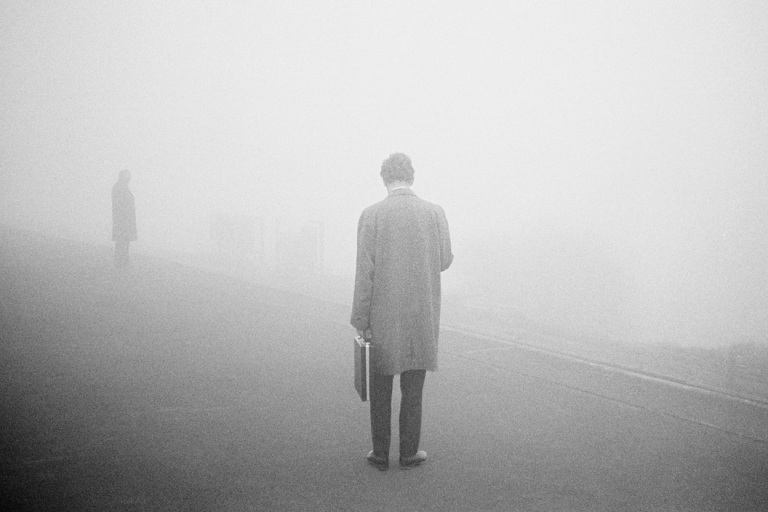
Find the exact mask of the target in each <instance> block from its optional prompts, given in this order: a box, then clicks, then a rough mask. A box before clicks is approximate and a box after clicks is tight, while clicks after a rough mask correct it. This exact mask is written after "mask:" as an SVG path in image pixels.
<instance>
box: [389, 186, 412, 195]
mask: <svg viewBox="0 0 768 512" xmlns="http://www.w3.org/2000/svg"><path fill="white" fill-rule="evenodd" d="M403 195H409V196H415V195H416V194H415V193H414V191H413V190H411V189H409V188H398V189H396V190H393V191H392V192H389V193H388V194H387V197H392V196H403Z"/></svg>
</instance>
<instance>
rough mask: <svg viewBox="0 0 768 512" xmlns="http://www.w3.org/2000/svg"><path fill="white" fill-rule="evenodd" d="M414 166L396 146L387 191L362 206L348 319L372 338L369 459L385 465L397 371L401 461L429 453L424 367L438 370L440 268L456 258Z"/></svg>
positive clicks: (386, 174)
mask: <svg viewBox="0 0 768 512" xmlns="http://www.w3.org/2000/svg"><path fill="white" fill-rule="evenodd" d="M413 174H414V171H413V166H412V165H411V160H410V158H409V157H408V156H406V155H404V154H402V153H395V154H393V155H391V156H390V157H389V158H387V159H386V160H385V161H384V162H383V163H382V166H381V177H382V179H383V180H384V185H385V186H386V187H387V191H388V195H387V197H386V198H385V199H384V200H382V201H380V202H378V203H376V204H373V205H371V206H369V207H368V208H366V209H365V210H363V213H362V214H361V215H360V220H359V222H358V227H357V271H356V274H355V294H354V301H353V307H352V318H351V324H352V326H353V327H354V328H355V329H357V331H358V333H359V334H360V335H361V336H363V337H365V338H366V339H369V340H370V341H371V342H372V344H373V362H372V369H373V371H372V379H371V404H370V406H371V435H372V438H373V450H372V451H371V452H370V453H369V454H368V457H367V460H368V462H369V463H370V464H372V465H373V466H375V467H377V468H378V469H380V470H384V469H387V468H388V467H389V446H390V437H391V427H390V424H391V402H392V383H393V379H394V376H395V375H398V374H399V375H400V389H401V403H400V430H399V433H400V459H399V460H400V466H401V467H410V466H415V465H418V464H421V463H422V462H424V461H425V460H426V459H427V454H426V452H424V451H419V440H420V436H421V397H422V390H423V386H424V379H425V377H426V372H427V370H429V371H436V370H437V345H438V334H439V329H440V273H441V272H442V271H444V270H446V269H447V268H448V267H449V266H450V265H451V262H452V261H453V254H452V253H451V239H450V235H449V232H448V221H447V220H446V217H445V212H444V211H443V209H442V208H441V207H440V206H438V205H436V204H433V203H429V202H427V201H425V200H423V199H421V198H419V197H418V196H417V195H416V194H415V193H414V192H413V191H412V190H411V185H412V184H413V179H414V177H413Z"/></svg>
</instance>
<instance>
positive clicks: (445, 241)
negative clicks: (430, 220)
mask: <svg viewBox="0 0 768 512" xmlns="http://www.w3.org/2000/svg"><path fill="white" fill-rule="evenodd" d="M437 228H438V231H439V236H440V272H442V271H443V270H448V267H450V266H451V263H453V252H451V234H450V232H449V231H448V219H447V218H446V217H445V211H444V210H443V209H442V208H441V207H439V206H438V208H437Z"/></svg>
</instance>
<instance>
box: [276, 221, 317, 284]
mask: <svg viewBox="0 0 768 512" xmlns="http://www.w3.org/2000/svg"><path fill="white" fill-rule="evenodd" d="M276 249H277V250H276V253H277V258H278V264H279V265H280V266H284V267H299V268H303V269H306V270H311V271H313V272H322V271H323V268H324V265H325V261H324V255H325V246H324V225H323V223H322V222H321V221H311V222H307V223H306V224H304V225H303V226H302V227H301V229H299V231H298V232H295V231H287V230H284V229H282V223H278V232H277V247H276Z"/></svg>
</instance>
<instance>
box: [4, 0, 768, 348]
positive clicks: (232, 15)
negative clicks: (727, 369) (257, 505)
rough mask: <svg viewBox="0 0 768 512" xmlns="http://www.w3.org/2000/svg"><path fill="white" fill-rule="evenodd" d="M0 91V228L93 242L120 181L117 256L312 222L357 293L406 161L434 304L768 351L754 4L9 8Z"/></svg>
mask: <svg viewBox="0 0 768 512" xmlns="http://www.w3.org/2000/svg"><path fill="white" fill-rule="evenodd" d="M0 69H1V70H2V71H1V72H0V106H1V107H2V116H0V135H1V137H2V138H1V139H0V222H2V223H5V224H8V225H11V226H17V227H22V228H28V229H34V230H38V231H42V232H45V233H53V234H56V235H58V236H62V237H66V238H72V239H79V240H87V241H95V242H98V243H103V244H107V243H109V237H110V222H111V221H110V213H111V212H110V199H109V191H110V188H111V186H112V184H113V183H114V181H115V180H116V178H117V173H118V171H119V170H120V169H122V168H128V169H130V170H131V171H132V173H133V181H132V183H131V188H132V190H133V192H134V194H135V196H136V199H137V210H138V221H139V237H140V240H139V242H137V243H136V244H135V250H137V251H144V252H150V253H157V254H173V253H195V252H197V251H200V250H202V249H201V248H202V247H204V246H205V242H206V240H207V239H208V236H209V224H210V218H211V215H212V214H225V215H253V216H257V217H259V218H261V219H263V220H264V222H265V223H266V225H267V226H271V225H273V223H274V222H276V219H284V220H286V219H287V222H289V223H292V224H293V225H296V226H300V225H301V224H302V223H304V222H307V221H313V220H320V221H322V222H323V223H324V226H325V252H326V255H325V269H326V272H328V273H330V274H336V275H339V276H344V277H345V278H347V279H351V277H352V273H353V270H354V252H355V247H354V243H355V229H356V224H357V218H358V215H359V213H360V211H361V210H362V208H364V207H365V206H367V205H368V204H370V203H372V202H374V201H377V200H379V199H381V198H382V197H383V196H384V193H385V191H384V188H383V186H382V184H381V181H380V179H379V177H378V170H379V166H380V163H381V161H382V160H383V159H384V158H386V157H387V156H388V155H389V154H390V153H392V152H395V151H403V152H405V153H407V154H409V155H410V156H411V157H412V159H413V163H414V167H415V169H416V183H415V186H414V190H415V191H416V192H417V193H418V194H419V195H421V196H422V197H424V198H425V199H427V200H431V201H434V202H437V203H439V204H441V205H442V206H443V207H444V208H445V210H446V212H447V214H448V219H449V222H450V224H451V229H452V236H453V243H454V253H455V255H456V260H455V263H454V266H453V267H452V268H451V270H450V271H448V272H447V273H446V274H444V286H445V290H446V293H449V294H453V295H455V296H457V297H461V298H462V299H464V300H472V301H475V302H477V301H479V300H482V301H487V302H491V303H501V304H505V305H508V306H510V307H512V308H514V309H516V310H517V311H519V312H521V314H524V315H526V316H528V317H530V318H533V319H536V320H538V321H541V322H544V323H546V322H553V323H558V324H561V325H565V326H567V327H568V328H571V329H573V331H574V332H587V333H592V334H594V335H595V336H603V337H609V338H614V339H622V340H625V341H638V342H655V341H664V342H673V343H680V344H707V345H710V344H728V343H734V342H738V341H744V340H753V341H754V340H758V341H760V340H762V341H764V340H766V336H767V334H768V298H767V296H766V289H768V265H766V262H767V261H768V250H767V249H766V241H767V238H766V234H767V233H766V227H767V226H768V206H766V199H768V3H766V2H764V1H731V0H729V1H718V0H713V1H698V0H679V1H667V0H665V1H657V0H651V1H645V2H628V1H627V2H617V1H596V0H590V1H579V2H570V1H537V2H533V1H531V2H512V1H509V2H507V1H498V2H488V1H485V2H484V1H480V2H450V1H449V2H393V1H387V2H353V1H348V2H340V1H329V2H310V1H302V2H279V1H259V2H246V1H243V2H218V1H217V2H149V1H141V2H109V1H67V2H53V1H50V2H43V1H40V2H24V1H7V0H6V1H3V2H1V3H0ZM344 299H346V298H344ZM349 299H350V300H351V297H349Z"/></svg>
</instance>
